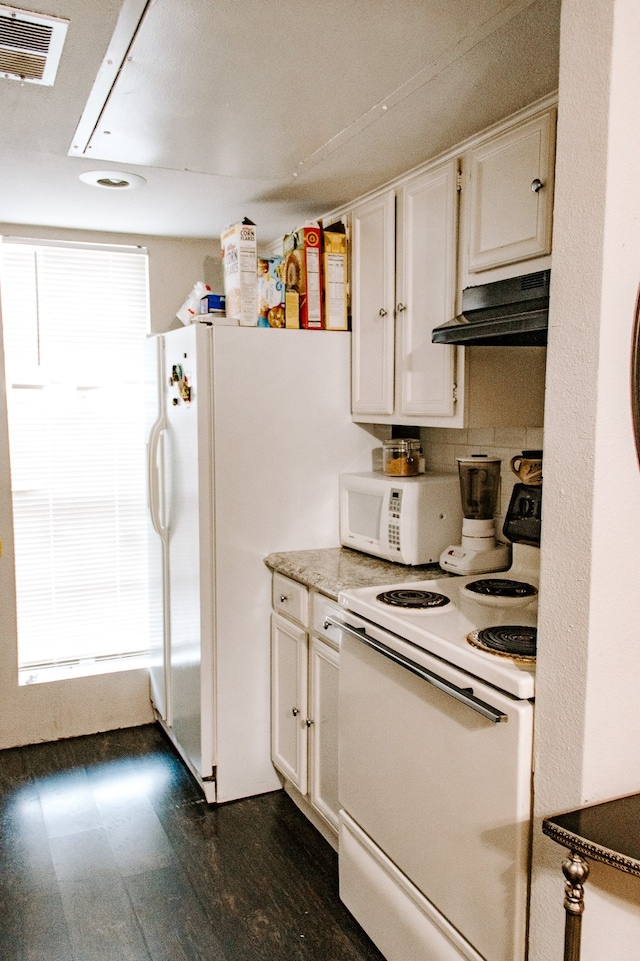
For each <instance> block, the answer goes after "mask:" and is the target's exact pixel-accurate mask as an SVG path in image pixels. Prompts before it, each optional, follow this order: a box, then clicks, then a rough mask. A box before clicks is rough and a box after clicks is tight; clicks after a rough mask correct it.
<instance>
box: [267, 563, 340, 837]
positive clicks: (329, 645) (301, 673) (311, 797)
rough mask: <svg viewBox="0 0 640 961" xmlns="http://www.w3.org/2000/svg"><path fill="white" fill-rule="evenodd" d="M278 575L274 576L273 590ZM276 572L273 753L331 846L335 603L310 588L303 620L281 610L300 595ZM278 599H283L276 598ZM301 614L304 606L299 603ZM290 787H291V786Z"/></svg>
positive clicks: (334, 797)
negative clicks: (332, 615) (329, 618)
mask: <svg viewBox="0 0 640 961" xmlns="http://www.w3.org/2000/svg"><path fill="white" fill-rule="evenodd" d="M275 577H277V578H278V582H277V588H276V587H275ZM286 581H287V579H286V578H283V576H282V575H275V576H274V593H273V598H274V612H273V614H272V618H271V757H272V760H273V763H274V765H275V767H276V768H277V770H278V771H279V772H280V774H281V775H282V777H283V778H284V779H285V788H286V789H287V790H288V793H289V794H291V796H292V797H293V799H294V800H295V801H296V803H298V805H299V806H300V807H301V808H302V810H303V811H304V812H305V813H306V814H307V815H308V816H309V817H310V818H311V820H312V821H314V823H315V824H316V826H317V827H319V828H320V830H322V831H323V833H324V834H325V837H328V839H329V840H330V841H331V842H332V843H334V844H335V843H336V842H337V835H338V669H339V656H340V655H339V647H338V639H337V632H336V631H335V630H334V629H333V628H331V627H330V626H329V625H328V624H327V623H326V617H327V614H328V613H329V612H330V611H331V612H338V611H339V610H340V608H339V607H338V605H337V604H336V603H335V602H334V601H332V600H331V599H330V598H328V597H325V596H324V595H322V594H320V593H318V592H316V591H311V592H309V600H310V606H311V615H310V617H309V618H308V621H309V622H308V623H307V618H306V616H305V622H304V623H303V622H302V621H300V620H298V619H297V618H295V619H294V617H292V616H291V607H289V608H288V609H287V608H286V607H285V611H287V610H288V613H281V612H282V610H283V604H285V605H286V604H287V603H289V604H290V602H291V598H296V599H298V600H299V597H300V591H301V590H302V591H304V592H305V594H306V593H307V591H306V588H304V587H301V585H299V584H298V583H297V582H295V581H289V585H287V583H286ZM281 598H285V600H284V601H281ZM295 606H296V611H298V612H301V611H302V612H304V615H306V610H307V606H306V604H302V605H300V604H298V603H296V605H295ZM292 789H293V790H292Z"/></svg>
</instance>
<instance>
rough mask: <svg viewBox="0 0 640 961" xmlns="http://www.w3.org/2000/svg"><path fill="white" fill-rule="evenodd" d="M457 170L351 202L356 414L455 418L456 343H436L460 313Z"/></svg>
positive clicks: (428, 421) (423, 421) (419, 421)
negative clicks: (437, 332) (440, 329)
mask: <svg viewBox="0 0 640 961" xmlns="http://www.w3.org/2000/svg"><path fill="white" fill-rule="evenodd" d="M456 176H457V165H456V162H455V161H453V160H452V161H450V162H448V163H445V164H442V165H440V166H438V167H435V168H433V169H432V170H429V171H427V172H425V173H422V174H420V175H419V176H416V177H413V178H411V179H409V180H407V181H405V182H404V183H403V184H401V185H399V186H398V188H397V189H396V190H390V191H388V192H386V193H385V194H383V195H381V196H379V197H377V198H375V199H373V200H370V201H368V202H366V203H364V204H362V205H361V206H358V207H356V208H355V209H354V211H353V214H352V232H353V257H352V284H353V299H352V329H353V396H352V411H353V416H354V419H355V420H356V421H362V422H367V421H369V422H376V423H393V424H405V425H409V424H415V425H417V426H426V425H438V424H440V425H443V426H444V425H448V426H456V425H454V423H453V422H452V420H451V419H452V418H454V417H455V416H456V413H457V407H456V384H455V374H456V359H457V353H456V352H457V351H458V348H455V347H450V346H446V345H442V344H433V343H432V342H431V332H432V330H433V328H434V327H436V326H438V325H439V324H442V323H444V322H445V321H447V320H450V319H451V317H453V315H454V312H455V311H454V304H455V289H456V244H457V240H456V237H457V189H456ZM396 214H397V217H396Z"/></svg>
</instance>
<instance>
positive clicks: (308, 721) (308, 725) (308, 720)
mask: <svg viewBox="0 0 640 961" xmlns="http://www.w3.org/2000/svg"><path fill="white" fill-rule="evenodd" d="M304 723H305V724H306V725H307V727H311V725H312V724H313V721H312V720H311V718H310V717H307V718H305V722H304Z"/></svg>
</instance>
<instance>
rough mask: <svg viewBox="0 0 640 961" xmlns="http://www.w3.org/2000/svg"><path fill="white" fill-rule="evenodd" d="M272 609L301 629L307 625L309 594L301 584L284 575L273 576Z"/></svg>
mask: <svg viewBox="0 0 640 961" xmlns="http://www.w3.org/2000/svg"><path fill="white" fill-rule="evenodd" d="M273 609H274V611H278V613H280V614H286V615H287V617H290V618H292V619H293V620H294V621H297V622H298V623H299V624H302V625H303V627H306V626H307V623H308V616H309V615H308V610H309V592H308V591H307V588H306V587H305V586H304V585H303V584H299V583H298V581H292V580H291V578H290V577H285V576H284V574H274V575H273Z"/></svg>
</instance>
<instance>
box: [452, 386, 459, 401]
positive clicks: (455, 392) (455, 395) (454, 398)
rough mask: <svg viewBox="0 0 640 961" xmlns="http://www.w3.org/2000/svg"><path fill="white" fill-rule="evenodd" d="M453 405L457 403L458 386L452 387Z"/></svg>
mask: <svg viewBox="0 0 640 961" xmlns="http://www.w3.org/2000/svg"><path fill="white" fill-rule="evenodd" d="M453 403H454V404H457V403H458V385H457V384H454V385H453Z"/></svg>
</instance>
